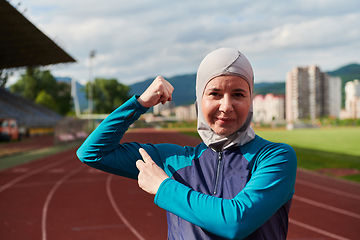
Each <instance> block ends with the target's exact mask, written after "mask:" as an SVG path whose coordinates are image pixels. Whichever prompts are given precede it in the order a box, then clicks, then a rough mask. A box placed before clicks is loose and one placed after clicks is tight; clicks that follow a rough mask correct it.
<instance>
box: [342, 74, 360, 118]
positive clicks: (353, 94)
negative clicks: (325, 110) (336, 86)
mask: <svg viewBox="0 0 360 240" xmlns="http://www.w3.org/2000/svg"><path fill="white" fill-rule="evenodd" d="M342 118H355V119H356V118H360V81H359V80H357V79H355V80H354V81H349V82H347V83H346V84H345V113H343V117H342Z"/></svg>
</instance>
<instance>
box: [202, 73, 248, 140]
mask: <svg viewBox="0 0 360 240" xmlns="http://www.w3.org/2000/svg"><path fill="white" fill-rule="evenodd" d="M250 106H251V94H250V89H249V85H248V83H247V82H246V81H245V80H244V79H242V78H241V77H238V76H219V77H216V78H214V79H212V80H211V81H209V82H208V84H207V85H206V87H205V90H204V93H203V96H202V100H201V108H202V113H203V115H204V118H205V120H206V122H207V123H208V124H209V126H210V127H211V129H212V130H213V131H214V132H215V133H217V134H218V135H220V136H228V135H231V134H232V133H234V132H235V131H237V130H238V129H239V128H240V127H241V126H242V125H243V124H244V122H245V120H246V117H247V114H248V112H249V108H250Z"/></svg>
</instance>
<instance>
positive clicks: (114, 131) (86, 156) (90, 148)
mask: <svg viewBox="0 0 360 240" xmlns="http://www.w3.org/2000/svg"><path fill="white" fill-rule="evenodd" d="M147 110H148V109H147V108H145V107H143V106H142V105H141V104H140V103H139V102H138V101H137V96H133V97H132V98H131V99H129V100H128V101H127V102H125V103H124V104H123V105H121V106H120V107H118V108H117V109H116V110H115V111H113V112H112V113H111V114H110V115H109V116H108V117H107V118H106V119H104V121H103V122H102V123H101V124H100V125H99V126H98V127H97V128H96V129H95V130H94V131H93V132H92V133H91V134H90V135H89V137H88V138H87V139H86V140H85V141H84V143H83V144H82V145H81V146H80V148H79V149H78V150H77V152H76V154H77V156H78V158H79V159H80V160H81V161H82V162H84V163H86V164H87V165H89V166H91V167H94V168H97V169H99V170H102V171H105V172H109V173H113V174H116V175H121V176H125V177H129V178H134V179H136V178H137V175H138V170H137V168H136V166H135V162H136V161H137V160H138V159H141V156H140V154H139V152H138V149H139V148H140V147H142V148H144V149H145V150H146V151H147V152H148V153H149V154H150V155H152V156H154V155H155V154H157V153H156V149H155V148H154V146H153V145H152V144H139V143H124V144H121V145H120V144H119V143H120V140H121V139H122V137H123V135H124V133H125V132H126V131H127V130H128V128H129V127H130V125H131V124H132V123H133V122H134V121H135V120H137V119H138V118H139V117H140V116H141V114H143V113H145V112H146V111H147Z"/></svg>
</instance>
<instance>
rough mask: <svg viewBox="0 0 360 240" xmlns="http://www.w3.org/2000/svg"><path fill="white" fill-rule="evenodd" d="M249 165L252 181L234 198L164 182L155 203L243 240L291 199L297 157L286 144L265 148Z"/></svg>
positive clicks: (225, 234)
mask: <svg viewBox="0 0 360 240" xmlns="http://www.w3.org/2000/svg"><path fill="white" fill-rule="evenodd" d="M250 164H253V172H252V176H251V179H250V180H249V182H248V183H247V185H246V186H245V188H244V189H243V190H242V191H241V192H240V193H239V194H238V195H236V196H235V198H233V199H221V198H216V197H213V196H209V195H205V194H202V193H199V192H196V191H194V190H192V189H191V188H188V187H186V186H184V185H182V184H180V183H178V182H177V181H175V180H172V179H167V180H165V181H164V182H163V183H162V184H161V186H160V188H159V190H158V192H157V194H156V196H155V200H154V201H155V204H157V205H158V206H159V207H161V208H163V209H165V210H167V211H169V212H172V213H173V214H175V215H177V216H179V217H181V218H183V219H185V220H187V221H189V222H191V223H193V224H195V225H198V226H200V227H202V228H204V229H205V230H207V231H209V232H211V233H213V234H215V235H218V236H221V237H224V238H228V239H242V238H244V237H246V236H248V235H249V234H251V233H252V232H253V231H255V230H256V229H257V228H259V227H260V226H261V225H262V224H263V223H264V222H265V221H267V220H268V219H269V218H270V217H271V216H272V215H273V214H274V213H275V212H276V211H277V210H278V209H279V208H280V207H281V206H282V205H284V204H285V203H286V202H287V201H288V200H290V199H291V198H292V196H293V194H294V184H295V178H296V168H297V163H296V155H295V152H294V151H293V149H292V148H291V147H290V146H288V145H284V144H276V145H269V146H266V147H264V148H263V149H262V150H261V151H259V152H258V153H257V154H256V155H254V156H252V159H251V162H250Z"/></svg>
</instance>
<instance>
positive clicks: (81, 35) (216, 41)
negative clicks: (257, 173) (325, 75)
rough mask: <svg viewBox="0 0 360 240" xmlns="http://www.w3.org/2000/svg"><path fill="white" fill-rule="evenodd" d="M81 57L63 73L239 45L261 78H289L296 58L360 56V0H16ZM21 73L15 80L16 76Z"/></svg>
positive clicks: (186, 65) (172, 71)
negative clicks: (288, 73) (93, 55)
mask: <svg viewBox="0 0 360 240" xmlns="http://www.w3.org/2000/svg"><path fill="white" fill-rule="evenodd" d="M19 2H21V4H20V6H18V7H17V9H18V10H19V11H20V12H24V11H25V9H26V11H25V12H24V16H25V17H26V18H28V19H29V20H30V21H31V22H32V23H33V24H34V25H35V26H37V27H38V28H39V29H40V30H41V31H42V32H43V33H45V34H46V35H47V36H48V37H50V38H51V39H53V40H54V41H55V42H56V43H57V44H58V45H59V46H60V47H62V48H63V49H64V50H65V51H66V52H67V53H68V54H70V55H71V56H72V57H73V58H74V59H76V60H77V62H76V63H72V64H66V65H58V66H54V67H52V68H51V72H52V74H53V75H54V76H57V77H71V78H74V79H76V80H77V81H80V82H81V83H85V82H86V81H88V79H89V54H90V51H91V50H96V56H95V57H94V59H93V64H92V65H93V77H102V78H116V79H118V80H119V81H120V82H121V83H123V84H127V85H129V84H132V83H135V82H139V81H142V80H145V79H147V78H149V77H156V76H158V75H162V76H164V77H171V76H174V75H179V74H188V73H195V72H196V70H197V67H198V66H199V64H200V61H201V60H202V58H203V57H204V56H205V55H206V54H208V53H209V52H211V51H212V50H215V49H217V48H219V47H234V48H237V49H238V50H240V51H241V52H242V53H243V54H245V56H246V57H247V58H248V59H249V60H250V62H251V64H252V66H253V68H254V73H255V82H257V83H259V82H277V81H285V78H286V73H287V72H288V71H289V70H290V69H292V68H293V67H294V66H308V65H310V64H316V65H318V66H319V67H320V68H321V70H322V71H332V70H335V69H337V68H339V67H342V66H345V65H347V64H349V63H360V1H359V0H341V1H340V0H296V1H291V0H273V1H268V0H257V1H254V0H251V1H250V0H249V1H247V0H177V1H176V0H157V1H150V0H131V1H125V0H101V1H99V0H61V1H58V0H12V1H10V3H11V4H12V5H13V6H16V5H17V4H18V3H19ZM13 81H14V79H12V80H11V82H13Z"/></svg>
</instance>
